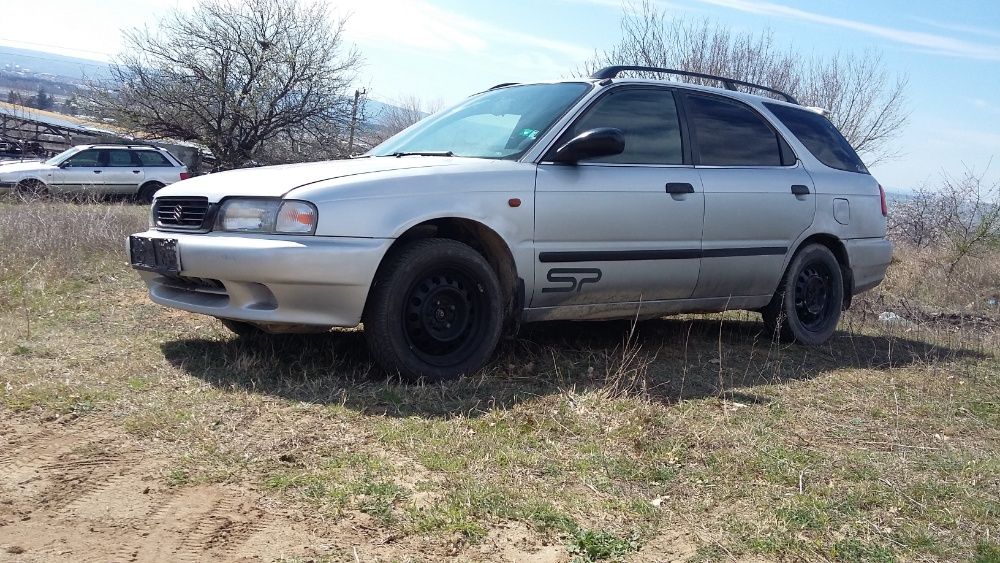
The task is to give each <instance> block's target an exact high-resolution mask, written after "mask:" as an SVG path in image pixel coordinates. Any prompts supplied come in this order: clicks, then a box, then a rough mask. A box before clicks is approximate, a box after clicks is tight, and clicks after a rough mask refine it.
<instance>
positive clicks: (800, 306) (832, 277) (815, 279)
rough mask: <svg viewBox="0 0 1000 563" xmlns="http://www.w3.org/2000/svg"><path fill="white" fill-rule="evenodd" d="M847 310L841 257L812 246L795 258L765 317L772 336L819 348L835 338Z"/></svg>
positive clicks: (763, 312) (817, 246)
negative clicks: (845, 309)
mask: <svg viewBox="0 0 1000 563" xmlns="http://www.w3.org/2000/svg"><path fill="white" fill-rule="evenodd" d="M843 306H844V279H843V272H842V271H841V268H840V263H839V262H838V261H837V257H836V256H834V255H833V252H831V251H830V249H829V248H827V247H825V246H823V245H821V244H810V245H808V246H805V247H803V248H802V249H800V250H799V251H798V252H797V253H796V254H795V257H794V258H792V262H791V264H789V266H788V270H787V271H786V272H785V276H784V278H783V279H782V280H781V285H780V286H779V287H778V290H777V291H776V292H775V294H774V297H773V298H772V299H771V302H770V303H768V305H767V306H766V307H764V309H762V310H761V316H762V317H763V318H764V326H765V327H766V329H767V330H768V332H769V333H770V334H773V335H776V336H777V337H778V338H779V339H780V340H782V341H785V342H798V343H800V344H807V345H818V344H822V343H824V342H826V341H827V340H829V338H830V337H831V336H833V333H834V331H835V330H836V329H837V323H838V322H839V321H840V312H841V311H842V310H843Z"/></svg>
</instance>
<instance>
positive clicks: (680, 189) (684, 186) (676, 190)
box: [667, 182, 694, 194]
mask: <svg viewBox="0 0 1000 563" xmlns="http://www.w3.org/2000/svg"><path fill="white" fill-rule="evenodd" d="M667 193H668V194H693V193H694V186H692V185H691V184H688V183H687V182H667Z"/></svg>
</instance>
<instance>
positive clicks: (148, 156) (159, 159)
mask: <svg viewBox="0 0 1000 563" xmlns="http://www.w3.org/2000/svg"><path fill="white" fill-rule="evenodd" d="M136 154H138V155H139V162H141V163H142V165H143V166H173V165H174V164H173V163H172V162H170V161H169V160H167V157H165V156H163V155H162V154H160V153H158V152H156V151H136Z"/></svg>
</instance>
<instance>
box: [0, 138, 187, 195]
mask: <svg viewBox="0 0 1000 563" xmlns="http://www.w3.org/2000/svg"><path fill="white" fill-rule="evenodd" d="M188 177H190V174H188V170H187V167H186V166H184V165H183V164H181V162H180V161H179V160H177V159H176V158H175V157H174V156H173V155H172V154H170V152H169V151H167V150H165V149H161V148H159V147H155V146H152V145H114V144H109V145H79V146H75V147H73V148H71V149H69V150H66V151H64V152H62V153H59V154H58V155H56V156H54V157H52V158H50V159H48V160H46V161H31V162H8V163H2V164H0V190H3V189H6V190H10V191H13V192H14V193H15V194H16V195H18V196H20V197H23V198H31V197H38V196H43V195H47V194H53V195H57V194H81V193H83V194H99V195H108V194H125V195H135V196H137V197H138V199H139V200H141V201H145V202H151V201H153V194H155V193H156V192H157V191H158V190H159V189H160V188H162V187H164V186H169V185H170V184H173V183H174V182H178V181H180V180H185V179H187V178H188Z"/></svg>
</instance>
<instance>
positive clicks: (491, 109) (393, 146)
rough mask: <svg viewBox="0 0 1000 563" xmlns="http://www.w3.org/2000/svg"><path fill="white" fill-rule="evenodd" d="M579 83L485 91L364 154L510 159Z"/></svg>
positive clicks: (583, 86)
mask: <svg viewBox="0 0 1000 563" xmlns="http://www.w3.org/2000/svg"><path fill="white" fill-rule="evenodd" d="M590 86H591V85H590V84H588V83H585V82H560V83H555V84H528V85H523V86H508V87H506V88H499V89H497V90H489V91H487V92H483V93H480V94H476V95H475V96H472V97H470V98H469V99H467V100H465V101H463V102H462V103H460V104H458V105H456V106H454V107H452V108H450V109H446V110H444V111H442V112H439V113H437V114H435V115H433V116H431V117H429V118H427V119H424V120H423V121H420V122H418V123H417V124H416V125H413V126H412V127H410V128H409V129H406V130H404V131H402V132H401V133H398V134H397V135H395V136H393V137H391V138H389V139H388V140H387V141H385V142H384V143H382V144H380V145H378V146H377V147H375V148H373V149H372V150H371V151H369V152H368V156H403V155H408V154H415V155H446V156H464V157H473V158H495V159H516V158H518V157H520V156H521V155H522V154H524V152H525V151H527V150H528V149H529V148H531V146H532V145H533V144H535V141H536V140H537V139H538V138H539V137H541V136H542V134H543V133H545V131H546V130H548V128H549V127H551V126H552V124H553V123H555V121H556V120H557V119H559V117H560V116H562V115H563V114H564V113H565V112H566V111H567V110H568V109H569V108H570V107H571V106H572V105H573V103H574V102H576V101H577V100H579V99H580V97H581V96H583V94H584V93H585V92H587V90H588V89H589V88H590Z"/></svg>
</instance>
